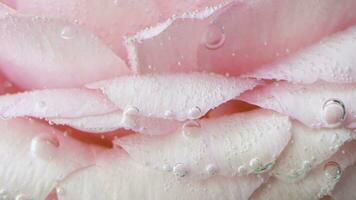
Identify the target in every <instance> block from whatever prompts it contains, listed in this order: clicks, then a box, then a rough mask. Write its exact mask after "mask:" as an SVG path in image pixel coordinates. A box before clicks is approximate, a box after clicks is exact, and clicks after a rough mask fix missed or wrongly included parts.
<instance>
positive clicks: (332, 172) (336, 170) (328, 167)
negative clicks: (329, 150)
mask: <svg viewBox="0 0 356 200" xmlns="http://www.w3.org/2000/svg"><path fill="white" fill-rule="evenodd" d="M324 174H325V176H326V177H327V178H328V179H330V180H339V179H340V177H341V174H342V170H341V167H340V165H339V164H338V163H337V162H334V161H329V162H327V163H326V164H325V165H324Z"/></svg>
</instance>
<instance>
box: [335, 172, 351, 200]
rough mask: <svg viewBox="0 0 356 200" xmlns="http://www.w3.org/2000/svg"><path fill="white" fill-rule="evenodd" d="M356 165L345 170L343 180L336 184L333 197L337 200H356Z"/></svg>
mask: <svg viewBox="0 0 356 200" xmlns="http://www.w3.org/2000/svg"><path fill="white" fill-rule="evenodd" d="M355 183H356V165H353V166H351V167H349V168H347V169H346V170H345V172H344V173H343V175H342V178H341V180H340V181H339V182H338V183H337V184H336V186H335V188H334V191H333V192H332V197H333V199H335V200H355V199H356V193H355Z"/></svg>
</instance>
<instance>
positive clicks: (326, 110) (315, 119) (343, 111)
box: [238, 82, 356, 128]
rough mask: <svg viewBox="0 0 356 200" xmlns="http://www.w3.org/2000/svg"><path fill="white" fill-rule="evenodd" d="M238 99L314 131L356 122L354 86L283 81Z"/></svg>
mask: <svg viewBox="0 0 356 200" xmlns="http://www.w3.org/2000/svg"><path fill="white" fill-rule="evenodd" d="M238 99H240V100H242V101H246V102H248V103H251V104H255V105H258V106H260V107H263V108H267V109H271V110H275V111H277V112H280V113H283V114H286V115H288V116H291V117H293V118H295V119H298V120H299V121H301V122H303V123H304V124H306V125H308V126H310V127H314V128H320V127H336V126H344V127H350V128H352V126H354V124H353V123H354V122H355V121H356V107H355V104H354V100H355V99H356V90H355V85H354V84H350V85H337V84H329V83H317V84H314V85H295V84H289V83H283V82H282V83H275V84H270V85H267V86H265V87H262V88H258V89H256V90H254V91H251V92H247V93H245V94H243V95H242V96H240V97H238ZM329 103H331V104H332V105H331V106H329V105H328V104H329Z"/></svg>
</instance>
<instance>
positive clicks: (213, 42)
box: [204, 24, 225, 49]
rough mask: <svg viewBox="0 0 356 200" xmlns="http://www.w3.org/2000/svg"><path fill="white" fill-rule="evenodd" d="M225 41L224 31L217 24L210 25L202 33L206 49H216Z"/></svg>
mask: <svg viewBox="0 0 356 200" xmlns="http://www.w3.org/2000/svg"><path fill="white" fill-rule="evenodd" d="M224 42H225V33H224V30H223V29H222V28H220V27H219V26H217V25H214V24H213V25H210V26H209V27H208V30H207V31H206V33H205V35H204V43H205V47H206V48H208V49H217V48H219V47H221V46H222V45H223V44H224Z"/></svg>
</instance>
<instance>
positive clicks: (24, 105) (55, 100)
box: [0, 89, 117, 118]
mask: <svg viewBox="0 0 356 200" xmlns="http://www.w3.org/2000/svg"><path fill="white" fill-rule="evenodd" d="M115 110H117V108H116V107H115V106H114V105H113V104H112V103H111V102H110V101H108V100H107V99H106V98H105V97H104V96H103V95H102V94H101V93H99V92H95V91H91V90H87V89H54V90H39V91H32V92H24V93H18V94H12V95H4V96H0V115H1V116H2V117H4V118H13V117H22V116H30V117H37V118H48V117H67V118H73V117H83V116H87V115H99V114H105V113H109V112H113V111H115Z"/></svg>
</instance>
